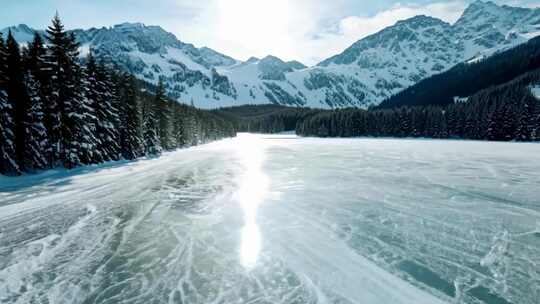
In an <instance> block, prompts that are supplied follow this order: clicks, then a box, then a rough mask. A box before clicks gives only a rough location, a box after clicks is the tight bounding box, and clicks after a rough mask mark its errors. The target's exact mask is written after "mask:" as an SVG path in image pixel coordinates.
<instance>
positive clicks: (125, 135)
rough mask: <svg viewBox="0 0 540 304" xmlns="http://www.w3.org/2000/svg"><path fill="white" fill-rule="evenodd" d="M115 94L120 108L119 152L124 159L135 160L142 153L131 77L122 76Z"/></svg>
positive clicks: (137, 109) (135, 89) (134, 91)
mask: <svg viewBox="0 0 540 304" xmlns="http://www.w3.org/2000/svg"><path fill="white" fill-rule="evenodd" d="M116 93H117V94H118V95H119V107H120V125H119V132H120V152H121V154H122V157H124V158H125V159H136V158H137V157H140V156H142V155H143V154H144V152H143V145H142V140H141V133H142V132H141V121H140V118H139V117H140V110H139V103H138V98H137V88H136V85H135V79H134V78H133V76H131V75H122V76H121V79H120V81H118V85H117V90H116Z"/></svg>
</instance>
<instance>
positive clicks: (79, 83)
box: [47, 14, 101, 168]
mask: <svg viewBox="0 0 540 304" xmlns="http://www.w3.org/2000/svg"><path fill="white" fill-rule="evenodd" d="M47 36H48V37H47V39H48V41H49V52H50V56H49V63H50V64H51V66H52V71H51V72H52V77H51V79H52V93H53V94H52V95H53V97H54V98H55V99H56V104H57V110H58V112H59V114H60V115H59V121H57V124H56V125H53V126H52V132H53V133H55V135H54V137H53V136H51V139H52V140H55V141H56V140H58V142H55V143H54V144H53V145H54V146H55V154H59V159H60V160H61V161H62V162H63V163H64V166H65V167H66V168H74V167H76V166H78V165H80V164H90V163H95V162H99V161H101V156H100V155H99V154H96V153H95V152H96V138H95V123H94V118H95V117H93V116H92V115H93V113H92V108H91V107H90V105H89V103H90V102H89V100H88V99H87V98H86V94H85V93H86V92H85V83H84V81H83V79H84V77H83V70H82V68H81V66H80V65H79V63H78V57H79V51H78V48H79V44H78V43H77V42H76V39H75V36H74V35H73V33H71V34H68V33H67V32H66V31H65V30H64V26H63V25H62V22H61V21H60V17H59V16H58V14H56V16H55V17H54V18H53V20H52V25H51V26H50V27H49V28H48V29H47ZM53 103H54V102H53ZM53 111H54V109H53ZM56 133H57V134H56Z"/></svg>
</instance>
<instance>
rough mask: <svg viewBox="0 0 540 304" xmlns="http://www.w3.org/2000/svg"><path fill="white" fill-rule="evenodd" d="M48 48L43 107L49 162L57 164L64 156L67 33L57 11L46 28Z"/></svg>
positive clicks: (53, 164)
mask: <svg viewBox="0 0 540 304" xmlns="http://www.w3.org/2000/svg"><path fill="white" fill-rule="evenodd" d="M46 38H47V41H48V49H47V51H48V52H47V55H46V57H45V59H46V64H47V66H48V68H49V75H50V78H49V79H50V88H49V89H50V90H49V98H48V99H47V105H46V107H45V109H44V110H45V127H46V128H47V134H48V135H49V142H50V145H51V151H50V162H51V165H52V166H55V165H57V164H58V163H59V162H61V161H62V158H63V157H64V154H63V151H64V147H63V140H62V136H63V134H62V133H63V132H62V131H63V122H62V121H63V119H64V117H63V116H64V112H65V99H66V96H65V95H66V92H65V90H66V89H65V85H64V84H65V83H66V75H65V73H64V66H66V65H68V58H67V54H66V43H67V40H68V35H67V33H66V31H65V30H64V26H63V25H62V22H61V21H60V17H59V16H58V13H57V14H56V16H55V17H54V18H53V20H52V25H51V26H49V27H48V28H47V36H46Z"/></svg>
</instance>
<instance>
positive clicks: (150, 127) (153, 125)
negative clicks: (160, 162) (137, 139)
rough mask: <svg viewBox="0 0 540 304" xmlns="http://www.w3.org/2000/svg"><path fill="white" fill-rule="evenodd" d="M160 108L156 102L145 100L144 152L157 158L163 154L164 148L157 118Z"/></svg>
mask: <svg viewBox="0 0 540 304" xmlns="http://www.w3.org/2000/svg"><path fill="white" fill-rule="evenodd" d="M157 112H158V107H157V104H156V102H155V99H154V100H145V101H144V103H143V119H144V126H143V132H144V133H143V141H144V151H145V154H146V155H151V156H156V155H160V154H161V152H162V147H161V143H160V139H159V132H158V124H159V120H158V117H157Z"/></svg>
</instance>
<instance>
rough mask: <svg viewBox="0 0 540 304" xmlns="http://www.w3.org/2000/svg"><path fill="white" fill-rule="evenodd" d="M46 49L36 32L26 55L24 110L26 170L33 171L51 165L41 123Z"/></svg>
mask: <svg viewBox="0 0 540 304" xmlns="http://www.w3.org/2000/svg"><path fill="white" fill-rule="evenodd" d="M44 55H45V49H44V47H43V41H42V39H41V37H40V35H39V34H37V33H36V34H35V36H34V40H33V41H32V43H31V44H30V45H29V47H28V50H27V52H26V54H25V58H24V62H25V68H26V73H25V86H26V89H27V93H28V103H27V108H26V109H25V114H26V118H25V120H24V123H25V147H24V152H25V157H24V159H25V160H24V164H25V170H27V171H35V170H41V169H46V168H48V167H50V163H49V160H50V158H49V157H50V156H49V152H50V145H49V140H48V134H47V129H46V128H45V124H44V111H43V109H44V101H45V100H47V91H46V90H47V80H46V76H45V75H44V72H45V71H46V68H45V64H44Z"/></svg>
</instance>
